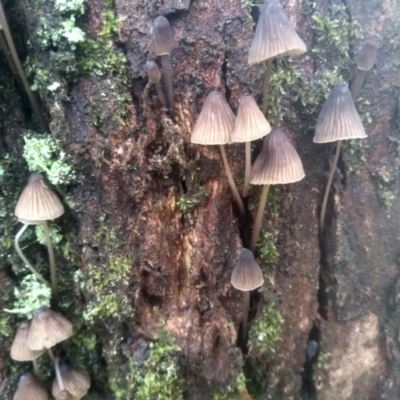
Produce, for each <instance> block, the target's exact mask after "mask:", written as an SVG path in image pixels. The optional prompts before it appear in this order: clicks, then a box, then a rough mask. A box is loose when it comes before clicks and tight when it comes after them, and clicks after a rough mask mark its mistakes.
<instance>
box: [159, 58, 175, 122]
mask: <svg viewBox="0 0 400 400" xmlns="http://www.w3.org/2000/svg"><path fill="white" fill-rule="evenodd" d="M161 64H162V70H163V74H164V79H165V86H166V87H167V97H168V104H169V110H170V113H171V118H174V109H175V105H174V88H173V86H172V74H171V64H170V63H169V55H168V54H163V55H162V56H161Z"/></svg>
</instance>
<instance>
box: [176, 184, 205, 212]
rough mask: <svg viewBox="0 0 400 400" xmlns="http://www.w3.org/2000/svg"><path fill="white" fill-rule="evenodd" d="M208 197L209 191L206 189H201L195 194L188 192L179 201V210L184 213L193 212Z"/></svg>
mask: <svg viewBox="0 0 400 400" xmlns="http://www.w3.org/2000/svg"><path fill="white" fill-rule="evenodd" d="M207 196H208V190H207V188H205V187H200V188H199V190H198V191H197V192H195V193H192V192H188V193H186V194H184V195H183V196H181V197H180V198H179V200H178V201H177V202H176V203H177V206H178V207H179V209H180V210H181V211H182V212H184V213H188V212H192V211H193V210H194V209H196V208H197V207H198V206H199V205H200V204H201V203H203V201H204V200H205V198H206V197H207Z"/></svg>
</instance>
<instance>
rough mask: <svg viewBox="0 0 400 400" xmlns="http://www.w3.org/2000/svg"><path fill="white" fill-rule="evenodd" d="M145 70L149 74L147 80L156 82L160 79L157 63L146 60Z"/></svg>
mask: <svg viewBox="0 0 400 400" xmlns="http://www.w3.org/2000/svg"><path fill="white" fill-rule="evenodd" d="M146 71H147V73H148V75H149V80H150V82H151V83H158V82H160V80H161V71H160V68H158V65H157V64H156V63H155V62H154V61H147V63H146Z"/></svg>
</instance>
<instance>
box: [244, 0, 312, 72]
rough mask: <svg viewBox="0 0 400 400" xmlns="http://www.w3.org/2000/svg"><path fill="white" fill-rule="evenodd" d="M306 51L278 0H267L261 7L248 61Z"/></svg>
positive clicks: (255, 61) (258, 60) (252, 61)
mask: <svg viewBox="0 0 400 400" xmlns="http://www.w3.org/2000/svg"><path fill="white" fill-rule="evenodd" d="M306 51H307V47H306V45H305V43H304V42H303V41H302V40H301V39H300V37H299V35H298V34H297V32H296V31H295V30H294V28H293V26H292V24H291V23H290V21H289V19H288V17H287V16H286V13H285V10H284V9H283V6H282V4H281V3H280V1H279V0H267V2H266V3H265V4H264V5H263V6H262V7H261V10H260V17H259V19H258V22H257V27H256V32H255V34H254V38H253V42H252V43H251V47H250V51H249V58H248V63H249V65H252V64H256V63H259V62H261V61H264V60H268V59H269V58H273V57H276V56H283V55H288V56H297V55H300V54H303V53H305V52H306Z"/></svg>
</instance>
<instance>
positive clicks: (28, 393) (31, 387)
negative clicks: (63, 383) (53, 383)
mask: <svg viewBox="0 0 400 400" xmlns="http://www.w3.org/2000/svg"><path fill="white" fill-rule="evenodd" d="M48 398H49V397H48V395H47V392H46V390H45V389H44V387H43V386H42V384H41V383H40V381H39V380H38V379H37V378H36V377H35V376H34V375H32V374H30V373H26V374H23V375H22V376H21V378H20V379H19V382H18V389H17V391H16V392H15V394H14V397H13V400H47V399H48Z"/></svg>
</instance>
